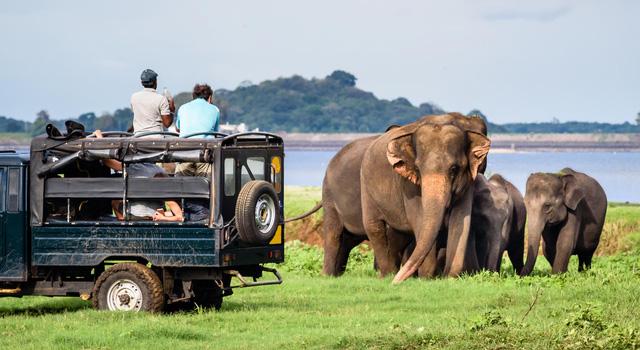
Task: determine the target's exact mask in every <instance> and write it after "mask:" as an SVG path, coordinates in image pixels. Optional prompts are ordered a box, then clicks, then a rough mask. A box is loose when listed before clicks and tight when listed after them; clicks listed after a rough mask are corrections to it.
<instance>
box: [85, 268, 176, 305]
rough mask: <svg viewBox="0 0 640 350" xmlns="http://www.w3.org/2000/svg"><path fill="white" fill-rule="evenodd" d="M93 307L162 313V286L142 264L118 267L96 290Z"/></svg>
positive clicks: (102, 277)
mask: <svg viewBox="0 0 640 350" xmlns="http://www.w3.org/2000/svg"><path fill="white" fill-rule="evenodd" d="M93 306H94V307H95V308H96V309H99V310H109V311H133V312H138V311H148V312H161V311H162V308H163V306H164V292H163V289H162V283H161V282H160V279H159V278H158V275H156V274H155V272H153V271H152V270H151V269H149V268H147V267H146V266H144V265H141V264H138V263H122V264H116V265H113V266H111V267H110V268H108V269H107V270H105V271H104V272H103V273H102V274H101V275H100V277H99V278H98V280H97V281H96V284H95V285H94V287H93Z"/></svg>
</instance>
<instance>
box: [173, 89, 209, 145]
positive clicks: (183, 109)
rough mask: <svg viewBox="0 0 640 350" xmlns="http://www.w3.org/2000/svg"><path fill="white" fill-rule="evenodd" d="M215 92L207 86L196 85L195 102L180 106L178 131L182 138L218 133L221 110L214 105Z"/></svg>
mask: <svg viewBox="0 0 640 350" xmlns="http://www.w3.org/2000/svg"><path fill="white" fill-rule="evenodd" d="M212 98H213V90H211V87H210V86H209V85H207V84H196V86H195V87H194V88H193V101H191V102H188V103H185V104H183V105H182V106H180V109H178V119H177V120H176V129H177V130H178V132H180V137H184V136H186V135H189V134H194V133H204V132H215V131H218V126H219V124H220V110H218V107H216V106H215V105H213V104H212V102H211V101H212Z"/></svg>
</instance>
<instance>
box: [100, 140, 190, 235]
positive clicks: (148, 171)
mask: <svg viewBox="0 0 640 350" xmlns="http://www.w3.org/2000/svg"><path fill="white" fill-rule="evenodd" d="M94 134H95V136H96V138H102V137H103V136H102V132H101V131H100V130H96V131H95V132H94ZM102 164H104V165H105V166H106V167H109V168H111V169H113V170H115V171H122V163H121V162H119V161H117V160H115V159H106V160H103V161H102ZM127 171H128V173H129V176H131V177H145V178H160V177H167V173H166V172H165V171H164V169H162V168H161V167H159V166H157V165H155V164H151V163H134V164H131V165H129V167H128V168H127ZM111 203H112V207H113V212H114V213H115V214H116V218H118V220H120V221H123V220H124V213H123V208H122V200H113V201H112V202H111ZM165 206H166V207H167V208H169V211H165V209H164V208H165ZM129 219H130V220H134V221H140V220H153V221H178V222H182V221H184V217H183V214H182V209H181V208H180V205H179V204H178V203H177V202H176V201H174V200H165V201H162V200H135V201H133V200H132V201H131V202H130V216H129Z"/></svg>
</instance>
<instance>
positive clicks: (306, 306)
mask: <svg viewBox="0 0 640 350" xmlns="http://www.w3.org/2000/svg"><path fill="white" fill-rule="evenodd" d="M318 199H319V192H318V190H317V189H309V188H287V200H286V203H287V216H291V215H295V214H299V213H301V212H304V211H305V210H306V209H307V208H311V207H313V205H314V204H315V201H316V200H318ZM308 221H314V222H311V223H309V224H308V225H307V226H304V225H303V226H300V227H303V228H309V227H312V226H313V225H317V221H318V219H317V218H311V219H309V220H308ZM638 221H640V207H639V206H628V205H612V206H610V208H609V212H608V218H607V227H606V230H605V233H604V235H605V236H604V237H603V243H604V242H608V243H607V249H603V250H602V252H601V254H602V255H603V256H598V257H596V258H594V263H593V268H592V270H590V271H588V272H585V273H578V272H576V262H575V261H572V264H571V266H570V272H569V273H566V274H563V275H559V276H550V275H549V265H548V263H547V262H546V261H545V260H544V258H540V259H539V260H538V264H537V265H536V270H535V272H534V275H533V276H531V277H526V278H518V277H515V276H513V272H512V271H511V270H510V269H509V268H510V264H509V263H506V264H505V265H506V266H507V268H506V271H504V272H503V273H502V274H492V273H486V272H485V273H481V274H478V275H475V276H465V277H461V278H458V279H438V280H431V281H425V280H409V281H407V282H405V283H403V284H402V285H399V286H392V285H391V280H390V279H382V280H381V279H378V278H376V277H375V274H374V272H373V271H372V268H371V266H372V255H371V252H370V251H369V250H368V249H367V248H361V249H356V250H354V252H352V256H351V259H350V263H349V266H348V269H347V273H346V274H345V276H343V277H341V278H328V277H322V276H319V270H320V266H321V262H322V252H321V250H320V248H318V247H317V246H313V245H307V244H303V243H300V242H290V243H288V248H287V251H286V254H287V257H286V260H287V262H286V263H285V264H283V265H280V266H279V267H278V268H279V269H280V270H281V271H282V274H283V278H284V280H285V282H284V283H283V284H282V285H280V286H268V287H259V288H248V289H244V290H242V289H240V290H236V292H235V294H234V295H233V296H231V297H229V298H226V299H225V302H224V304H223V306H222V310H221V311H219V312H215V311H212V310H202V309H196V310H194V311H185V312H178V313H172V314H164V315H151V314H125V313H108V312H97V311H94V310H92V309H91V308H90V303H89V302H82V301H81V300H80V299H77V298H44V297H24V298H22V299H16V298H2V299H0V349H16V348H20V349H42V348H61V349H67V348H73V349H124V348H126V349H149V348H153V349H182V348H186V349H189V348H190V349H221V348H224V349H301V348H318V349H325V348H329V349H331V348H334V349H342V348H347V349H369V348H373V349H422V348H450V349H461V348H490V349H495V348H499V349H516V348H518V349H519V348H556V349H560V348H562V349H598V348H601V349H630V348H639V347H640V318H639V317H638V316H637V313H638V310H639V309H640V244H638V242H639V239H640V226H639V224H638ZM292 231H293V230H292V229H291V228H288V233H287V234H288V237H289V238H291V237H295V232H292ZM307 236H308V235H307ZM605 238H606V239H605ZM312 243H313V242H312ZM503 266H504V265H503Z"/></svg>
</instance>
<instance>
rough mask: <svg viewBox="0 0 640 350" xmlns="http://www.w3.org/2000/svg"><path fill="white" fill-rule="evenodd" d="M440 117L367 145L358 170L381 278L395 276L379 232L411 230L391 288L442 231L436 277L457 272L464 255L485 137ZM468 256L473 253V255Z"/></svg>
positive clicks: (397, 130) (392, 254) (388, 250)
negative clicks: (410, 246) (442, 255)
mask: <svg viewBox="0 0 640 350" xmlns="http://www.w3.org/2000/svg"><path fill="white" fill-rule="evenodd" d="M441 119H446V118H433V119H431V120H420V121H417V122H414V123H411V124H408V125H405V126H402V127H398V128H395V129H392V130H390V131H389V132H387V133H385V134H384V135H382V136H380V137H379V138H377V139H375V140H374V141H373V142H372V143H371V145H370V146H369V148H367V150H366V152H365V154H364V157H363V159H362V168H361V170H360V182H361V196H362V215H363V226H364V229H365V231H366V233H367V237H368V238H369V240H370V241H371V245H372V246H373V249H374V254H375V255H376V259H377V262H378V265H379V267H380V273H381V275H386V274H389V273H393V272H395V271H397V264H396V257H395V252H393V251H392V250H391V247H390V244H389V237H388V236H387V234H386V232H387V227H389V228H391V229H394V230H396V231H400V232H413V233H414V234H415V237H416V248H415V249H414V251H413V253H412V254H411V256H410V257H409V258H408V260H407V262H406V263H405V264H404V265H403V266H402V267H401V268H400V270H399V271H398V272H397V274H396V276H395V278H394V281H393V282H394V283H400V282H402V281H404V280H405V279H407V278H409V277H410V276H411V275H413V274H414V273H415V272H416V271H417V270H418V268H419V267H420V265H421V264H422V263H423V261H424V260H425V257H426V256H427V254H428V253H429V252H430V251H431V249H432V248H433V247H434V246H435V242H436V239H437V236H438V232H439V231H440V230H441V228H443V227H446V228H447V232H446V234H447V251H446V263H445V269H444V273H445V274H446V275H449V276H457V275H458V274H459V273H460V272H462V270H463V267H464V262H465V255H466V253H467V244H468V239H469V228H470V221H471V209H472V203H473V186H472V185H473V181H474V179H475V178H476V175H477V174H478V171H479V170H481V168H482V167H483V166H484V161H485V159H486V156H487V153H488V152H489V145H490V141H489V139H488V138H487V137H486V136H485V135H483V134H482V133H478V132H475V131H470V130H466V129H464V128H461V127H460V126H459V125H457V124H455V123H451V122H450V121H449V122H443V121H442V120H441ZM473 253H475V252H473Z"/></svg>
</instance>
